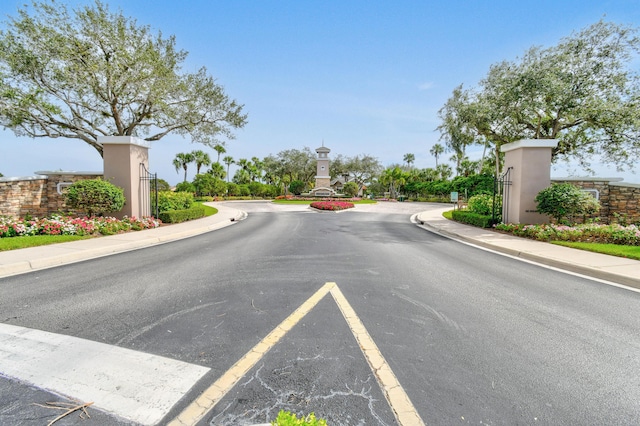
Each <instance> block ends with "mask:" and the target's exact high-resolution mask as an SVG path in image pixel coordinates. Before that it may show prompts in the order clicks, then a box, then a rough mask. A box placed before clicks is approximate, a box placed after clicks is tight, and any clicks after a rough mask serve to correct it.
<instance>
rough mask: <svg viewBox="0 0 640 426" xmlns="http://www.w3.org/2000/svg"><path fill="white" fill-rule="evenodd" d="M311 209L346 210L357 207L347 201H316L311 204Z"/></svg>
mask: <svg viewBox="0 0 640 426" xmlns="http://www.w3.org/2000/svg"><path fill="white" fill-rule="evenodd" d="M310 206H311V207H313V208H314V209H318V210H331V211H338V210H346V209H352V208H353V207H355V206H354V205H353V203H349V202H347V201H316V202H314V203H311V204H310Z"/></svg>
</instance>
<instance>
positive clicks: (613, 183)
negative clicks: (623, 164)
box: [609, 182, 640, 188]
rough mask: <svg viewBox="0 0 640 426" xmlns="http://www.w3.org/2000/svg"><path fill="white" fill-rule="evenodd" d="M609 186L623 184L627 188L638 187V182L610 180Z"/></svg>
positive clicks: (639, 184) (639, 185)
mask: <svg viewBox="0 0 640 426" xmlns="http://www.w3.org/2000/svg"><path fill="white" fill-rule="evenodd" d="M609 186H625V187H627V188H640V183H630V182H612V183H610V184H609Z"/></svg>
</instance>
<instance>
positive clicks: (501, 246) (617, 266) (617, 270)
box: [414, 207, 640, 288]
mask: <svg viewBox="0 0 640 426" xmlns="http://www.w3.org/2000/svg"><path fill="white" fill-rule="evenodd" d="M447 210H451V207H446V208H442V209H438V210H430V211H426V212H422V213H419V214H417V215H416V216H415V217H414V221H415V222H417V223H418V224H419V226H421V227H423V228H425V229H428V230H431V231H435V232H438V233H440V234H442V235H445V236H449V237H452V238H455V239H458V240H461V241H466V242H469V243H471V244H474V245H477V246H480V247H484V248H488V249H491V250H495V251H498V252H501V253H505V254H509V255H511V256H515V257H520V258H522V259H527V260H531V261H534V262H537V263H541V264H544V265H548V266H553V267H555V268H559V269H564V270H568V271H572V272H576V273H579V274H583V275H587V276H590V277H594V278H599V279H603V280H607V281H612V282H615V283H618V284H624V285H627V286H630V287H635V288H640V261H638V260H632V259H625V258H622V257H616V256H609V255H606V254H598V253H593V252H588V251H583V250H577V249H572V248H568V247H562V246H557V245H555V244H549V243H545V242H541V241H534V240H529V239H526V238H520V237H514V236H511V235H506V234H501V233H498V232H494V231H491V230H487V229H482V228H476V227H474V226H469V225H464V224H461V223H458V222H454V221H451V220H447V219H445V218H444V217H443V216H442V213H443V212H445V211H447Z"/></svg>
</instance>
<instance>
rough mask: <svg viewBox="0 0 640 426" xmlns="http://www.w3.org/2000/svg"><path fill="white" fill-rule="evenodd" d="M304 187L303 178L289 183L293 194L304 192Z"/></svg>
mask: <svg viewBox="0 0 640 426" xmlns="http://www.w3.org/2000/svg"><path fill="white" fill-rule="evenodd" d="M304 187H305V185H304V182H302V181H301V180H294V181H293V182H291V183H290V184H289V191H290V192H291V193H292V194H293V195H300V194H302V191H304Z"/></svg>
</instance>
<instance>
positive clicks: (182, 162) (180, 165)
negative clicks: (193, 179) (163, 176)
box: [173, 152, 195, 182]
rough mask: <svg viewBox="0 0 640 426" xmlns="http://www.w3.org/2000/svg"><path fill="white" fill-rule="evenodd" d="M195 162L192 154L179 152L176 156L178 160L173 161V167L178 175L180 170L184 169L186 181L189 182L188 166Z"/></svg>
mask: <svg viewBox="0 0 640 426" xmlns="http://www.w3.org/2000/svg"><path fill="white" fill-rule="evenodd" d="M194 160H195V158H194V156H193V153H191V152H179V153H177V154H176V158H174V159H173V167H175V168H176V173H178V171H179V170H180V169H184V181H185V182H186V181H187V166H188V165H189V163H193V161H194Z"/></svg>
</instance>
